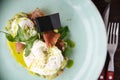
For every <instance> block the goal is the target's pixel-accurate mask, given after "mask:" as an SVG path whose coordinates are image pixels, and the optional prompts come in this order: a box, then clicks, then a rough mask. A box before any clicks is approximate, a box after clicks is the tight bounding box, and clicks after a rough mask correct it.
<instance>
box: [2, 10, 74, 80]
mask: <svg viewBox="0 0 120 80" xmlns="http://www.w3.org/2000/svg"><path fill="white" fill-rule="evenodd" d="M5 29H6V32H3V33H5V34H6V38H7V44H8V46H9V48H10V50H11V53H12V55H13V56H14V57H15V59H16V60H17V62H18V63H19V64H21V65H22V66H23V67H24V68H26V69H27V70H28V71H29V72H30V73H32V74H34V75H38V76H41V77H44V78H48V79H49V80H51V79H53V78H55V77H57V76H58V75H60V74H61V73H63V71H64V69H65V67H68V68H70V67H71V66H72V65H73V61H72V60H70V59H69V57H68V56H67V55H66V54H68V52H69V50H72V48H73V47H74V46H75V44H74V42H73V41H72V40H70V39H69V35H68V34H69V27H68V26H64V27H61V23H60V16H59V13H55V14H50V15H45V14H44V13H43V12H42V11H41V10H40V9H38V8H37V9H35V10H34V11H33V12H32V13H24V12H20V13H18V14H16V15H15V16H13V17H12V18H11V19H10V20H9V21H8V23H7V25H6V27H5Z"/></svg>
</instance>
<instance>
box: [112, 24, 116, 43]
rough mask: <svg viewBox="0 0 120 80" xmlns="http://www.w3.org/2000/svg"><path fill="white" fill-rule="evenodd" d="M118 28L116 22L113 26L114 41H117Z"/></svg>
mask: <svg viewBox="0 0 120 80" xmlns="http://www.w3.org/2000/svg"><path fill="white" fill-rule="evenodd" d="M116 28H117V23H114V27H113V41H112V43H116V42H115V40H116Z"/></svg>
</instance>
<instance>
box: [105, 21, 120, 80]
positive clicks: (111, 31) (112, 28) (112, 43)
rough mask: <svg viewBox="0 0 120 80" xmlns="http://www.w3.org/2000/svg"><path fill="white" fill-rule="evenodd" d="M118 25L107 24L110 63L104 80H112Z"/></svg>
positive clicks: (114, 23)
mask: <svg viewBox="0 0 120 80" xmlns="http://www.w3.org/2000/svg"><path fill="white" fill-rule="evenodd" d="M118 34H119V23H116V22H109V24H108V28H107V35H108V46H107V49H108V52H109V56H110V62H109V65H108V70H107V75H106V80H114V55H115V52H116V49H117V46H118Z"/></svg>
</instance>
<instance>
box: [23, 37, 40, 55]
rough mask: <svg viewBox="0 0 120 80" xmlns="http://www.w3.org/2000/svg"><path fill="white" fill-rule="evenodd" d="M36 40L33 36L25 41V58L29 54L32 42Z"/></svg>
mask: <svg viewBox="0 0 120 80" xmlns="http://www.w3.org/2000/svg"><path fill="white" fill-rule="evenodd" d="M36 39H38V36H37V35H35V36H32V37H31V38H29V39H28V40H27V41H26V46H25V57H27V56H29V54H30V52H31V48H32V46H33V43H34V41H35V40H36Z"/></svg>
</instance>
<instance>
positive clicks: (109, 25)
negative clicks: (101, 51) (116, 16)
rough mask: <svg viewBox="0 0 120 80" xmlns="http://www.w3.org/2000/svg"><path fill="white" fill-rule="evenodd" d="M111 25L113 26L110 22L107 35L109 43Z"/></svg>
mask: <svg viewBox="0 0 120 80" xmlns="http://www.w3.org/2000/svg"><path fill="white" fill-rule="evenodd" d="M110 26H111V23H109V24H108V27H107V36H108V43H109V36H110V35H109V34H110Z"/></svg>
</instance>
